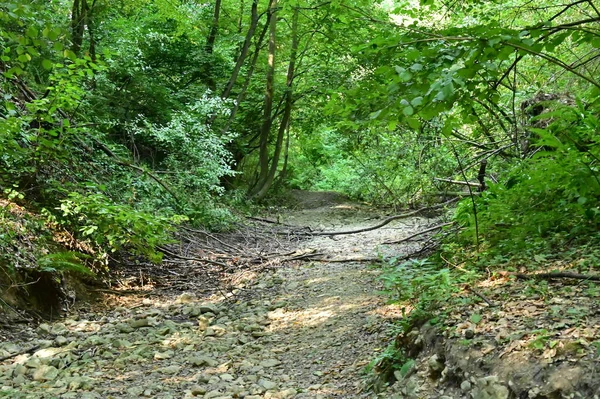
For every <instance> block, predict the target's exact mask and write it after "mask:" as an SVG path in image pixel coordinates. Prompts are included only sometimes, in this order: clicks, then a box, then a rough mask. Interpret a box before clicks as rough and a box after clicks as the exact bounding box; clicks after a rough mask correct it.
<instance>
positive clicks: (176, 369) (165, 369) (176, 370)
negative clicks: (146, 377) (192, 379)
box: [159, 365, 181, 374]
mask: <svg viewBox="0 0 600 399" xmlns="http://www.w3.org/2000/svg"><path fill="white" fill-rule="evenodd" d="M179 370H181V368H180V367H179V366H176V365H172V366H167V367H163V368H161V369H159V371H160V372H161V373H162V374H177V373H179Z"/></svg>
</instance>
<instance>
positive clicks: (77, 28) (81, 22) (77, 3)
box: [71, 0, 88, 55]
mask: <svg viewBox="0 0 600 399" xmlns="http://www.w3.org/2000/svg"><path fill="white" fill-rule="evenodd" d="M87 9H88V6H87V1H86V0H73V8H72V10H71V41H72V42H73V44H72V47H71V49H72V50H73V52H74V53H75V54H77V55H79V53H80V51H81V46H82V45H83V32H84V31H85V22H86V13H87Z"/></svg>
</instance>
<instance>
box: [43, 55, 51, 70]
mask: <svg viewBox="0 0 600 399" xmlns="http://www.w3.org/2000/svg"><path fill="white" fill-rule="evenodd" d="M52 66H53V64H52V61H50V60H48V59H45V58H44V59H43V60H42V67H44V69H46V70H50V69H52Z"/></svg>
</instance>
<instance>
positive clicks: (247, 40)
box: [221, 0, 258, 98]
mask: <svg viewBox="0 0 600 399" xmlns="http://www.w3.org/2000/svg"><path fill="white" fill-rule="evenodd" d="M257 26H258V0H254V1H253V2H252V16H251V19H250V27H249V28H248V32H246V38H245V39H244V44H243V45H242V50H241V52H240V55H239V57H238V58H237V60H236V63H235V67H234V68H233V72H232V73H231V78H230V79H229V82H228V83H227V86H225V90H223V93H222V94H221V98H228V97H229V94H230V93H231V89H232V88H233V85H234V84H235V82H236V80H237V78H238V75H239V73H240V70H241V69H242V65H244V61H245V60H246V57H247V56H248V50H249V49H250V43H251V42H252V37H254V32H256V27H257Z"/></svg>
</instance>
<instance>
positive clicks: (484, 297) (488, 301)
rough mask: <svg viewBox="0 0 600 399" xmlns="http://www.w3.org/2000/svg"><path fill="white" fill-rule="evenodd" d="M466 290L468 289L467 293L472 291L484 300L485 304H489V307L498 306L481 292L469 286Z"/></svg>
mask: <svg viewBox="0 0 600 399" xmlns="http://www.w3.org/2000/svg"><path fill="white" fill-rule="evenodd" d="M465 288H466V289H467V291H471V292H472V293H473V294H475V295H477V296H478V297H479V298H481V299H483V301H484V302H485V303H487V304H488V305H490V306H491V307H494V306H498V305H497V304H495V303H494V302H492V301H491V300H489V299H488V298H487V297H486V296H485V295H483V294H482V293H480V292H479V291H477V290H475V289H474V288H472V287H469V286H468V285H467V286H466V287H465Z"/></svg>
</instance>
